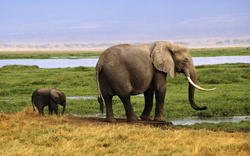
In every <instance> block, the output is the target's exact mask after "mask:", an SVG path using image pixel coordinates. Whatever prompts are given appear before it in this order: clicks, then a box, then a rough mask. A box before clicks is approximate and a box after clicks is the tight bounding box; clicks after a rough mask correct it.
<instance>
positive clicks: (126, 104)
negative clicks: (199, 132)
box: [119, 95, 139, 122]
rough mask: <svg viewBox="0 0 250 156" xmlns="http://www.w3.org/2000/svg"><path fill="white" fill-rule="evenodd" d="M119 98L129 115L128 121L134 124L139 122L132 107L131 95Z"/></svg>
mask: <svg viewBox="0 0 250 156" xmlns="http://www.w3.org/2000/svg"><path fill="white" fill-rule="evenodd" d="M119 98H120V99H121V100H122V103H123V105H124V108H125V111H126V115H127V121H128V122H133V121H137V120H139V118H138V116H136V115H135V113H134V110H133V107H132V105H131V100H130V95H128V96H119Z"/></svg>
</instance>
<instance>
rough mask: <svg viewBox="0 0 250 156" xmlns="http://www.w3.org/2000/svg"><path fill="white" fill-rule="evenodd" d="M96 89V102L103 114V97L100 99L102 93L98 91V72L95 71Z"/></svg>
mask: <svg viewBox="0 0 250 156" xmlns="http://www.w3.org/2000/svg"><path fill="white" fill-rule="evenodd" d="M96 87H97V92H98V98H97V99H98V102H99V104H100V111H101V112H102V114H103V110H104V104H103V97H102V93H101V90H100V82H99V71H98V70H96Z"/></svg>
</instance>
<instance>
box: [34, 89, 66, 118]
mask: <svg viewBox="0 0 250 156" xmlns="http://www.w3.org/2000/svg"><path fill="white" fill-rule="evenodd" d="M31 101H32V105H33V108H34V111H35V107H34V105H35V106H36V108H37V109H38V111H39V114H41V115H44V112H43V108H44V107H45V106H48V107H49V114H50V115H52V114H53V111H54V112H55V113H56V114H57V115H58V116H59V115H60V113H59V112H58V106H57V104H60V105H62V106H63V110H62V114H63V113H64V111H65V107H66V96H65V94H64V93H63V92H61V91H59V90H56V89H50V88H40V89H37V90H35V91H34V93H33V94H32V97H31Z"/></svg>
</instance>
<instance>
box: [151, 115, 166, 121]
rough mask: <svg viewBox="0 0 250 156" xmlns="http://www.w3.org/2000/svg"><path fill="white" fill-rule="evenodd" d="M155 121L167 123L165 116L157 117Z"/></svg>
mask: <svg viewBox="0 0 250 156" xmlns="http://www.w3.org/2000/svg"><path fill="white" fill-rule="evenodd" d="M154 121H166V119H165V118H164V117H163V116H155V118H154Z"/></svg>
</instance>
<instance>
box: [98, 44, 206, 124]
mask: <svg viewBox="0 0 250 156" xmlns="http://www.w3.org/2000/svg"><path fill="white" fill-rule="evenodd" d="M176 72H180V73H184V75H185V76H186V77H190V78H191V79H192V80H193V82H194V83H195V82H196V72H195V68H194V64H193V60H192V57H191V55H190V53H189V50H188V48H187V47H185V46H181V45H175V44H172V43H170V42H166V41H158V42H154V43H149V44H142V45H129V44H122V45H117V46H113V47H110V48H108V49H107V50H105V51H104V52H103V53H102V55H101V56H100V59H99V61H98V62H97V65H96V76H97V87H98V88H99V98H98V101H99V102H100V106H101V107H100V108H101V111H103V103H102V98H101V97H103V99H104V101H105V106H106V121H108V122H115V121H116V120H115V118H114V114H113V109H112V97H113V96H115V95H118V97H119V98H120V99H121V101H122V102H123V104H124V107H125V111H126V115H127V121H137V120H138V119H139V118H138V117H137V116H136V115H135V113H134V111H133V108H132V106H131V101H130V96H131V95H137V94H141V93H144V98H145V108H144V111H143V113H142V115H141V116H140V118H141V119H142V120H151V119H150V112H151V110H152V106H153V96H154V94H155V100H156V109H155V117H154V120H156V121H165V118H164V116H163V106H164V99H165V94H166V76H167V73H168V74H169V75H170V76H171V77H172V78H175V77H176ZM188 90H189V93H188V95H189V96H188V97H189V103H190V105H191V106H192V108H194V109H196V110H205V109H207V107H198V106H197V105H196V104H195V102H194V91H195V88H194V87H193V86H192V85H191V84H190V83H189V89H188ZM100 92H101V93H100Z"/></svg>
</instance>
